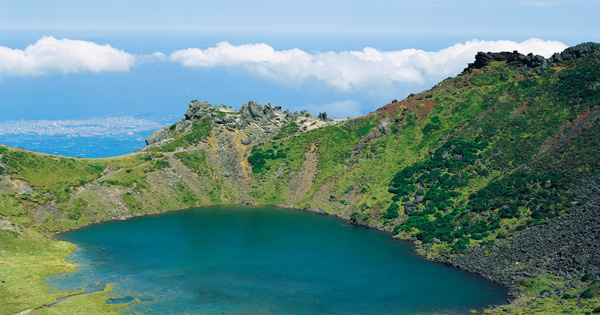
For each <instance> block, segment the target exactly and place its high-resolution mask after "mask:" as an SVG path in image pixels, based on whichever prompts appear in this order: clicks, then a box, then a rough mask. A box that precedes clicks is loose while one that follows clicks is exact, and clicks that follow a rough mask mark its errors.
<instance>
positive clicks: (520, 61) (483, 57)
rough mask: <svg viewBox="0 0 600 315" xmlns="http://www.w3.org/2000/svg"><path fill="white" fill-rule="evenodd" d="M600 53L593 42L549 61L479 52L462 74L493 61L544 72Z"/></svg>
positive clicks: (569, 50) (541, 58) (500, 53)
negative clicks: (555, 64) (555, 65)
mask: <svg viewBox="0 0 600 315" xmlns="http://www.w3.org/2000/svg"><path fill="white" fill-rule="evenodd" d="M599 52H600V44H598V43H593V42H588V43H583V44H579V45H577V46H573V47H569V48H567V49H565V50H564V51H563V52H561V53H555V54H554V55H552V56H551V57H550V58H548V59H546V58H544V57H543V56H540V55H534V54H532V53H529V54H527V55H523V54H521V53H519V52H518V51H516V50H515V51H513V52H506V51H505V52H478V53H477V55H475V62H473V63H469V65H468V66H467V67H466V68H465V69H464V70H463V72H462V74H465V73H471V72H473V70H475V69H481V68H483V67H485V66H487V65H488V64H490V62H492V61H504V62H506V63H508V64H510V65H512V66H516V67H520V68H522V69H524V70H527V69H530V68H542V70H543V69H545V67H546V66H547V65H548V64H551V63H554V62H562V61H567V60H572V59H576V58H580V57H585V56H589V55H592V54H595V53H599Z"/></svg>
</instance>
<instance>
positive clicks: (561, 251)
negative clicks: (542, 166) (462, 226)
mask: <svg viewBox="0 0 600 315" xmlns="http://www.w3.org/2000/svg"><path fill="white" fill-rule="evenodd" d="M572 193H573V194H575V195H576V196H577V198H578V199H579V200H582V201H585V205H584V206H583V208H582V209H571V210H570V211H569V212H568V213H566V214H565V215H564V216H562V217H559V218H556V219H554V220H548V221H545V222H544V223H542V224H540V225H538V226H534V227H532V228H530V229H526V230H524V231H523V232H521V233H520V234H519V235H517V236H515V237H513V238H512V239H510V240H509V241H508V242H507V243H505V244H503V245H496V246H497V250H496V251H495V252H493V253H491V254H490V253H486V250H485V249H484V248H482V247H475V248H472V249H471V250H470V251H468V252H467V253H466V254H465V255H461V256H438V257H435V258H434V259H433V260H434V261H437V262H441V263H444V264H447V265H450V266H453V267H458V268H460V269H463V270H466V271H469V272H473V273H476V274H479V275H481V276H483V277H484V278H487V279H490V280H492V281H494V282H496V283H499V284H502V285H504V286H507V287H509V288H511V289H512V291H511V293H512V294H513V295H517V296H518V295H519V294H520V293H522V292H516V291H515V286H516V285H517V284H518V283H519V281H521V280H523V279H524V278H535V277H539V276H543V275H544V274H546V273H553V274H556V275H558V276H560V277H563V278H564V279H565V281H566V285H565V286H564V287H557V288H555V291H554V292H545V296H548V297H556V296H561V295H562V294H563V293H564V292H565V291H566V290H567V289H578V288H579V287H580V285H581V278H582V276H583V275H584V274H595V275H598V274H600V255H598V253H600V243H599V242H598V240H599V239H600V229H598V226H600V175H597V176H595V177H593V178H591V179H588V180H586V181H584V182H583V183H582V184H581V185H580V186H578V187H576V188H574V189H572Z"/></svg>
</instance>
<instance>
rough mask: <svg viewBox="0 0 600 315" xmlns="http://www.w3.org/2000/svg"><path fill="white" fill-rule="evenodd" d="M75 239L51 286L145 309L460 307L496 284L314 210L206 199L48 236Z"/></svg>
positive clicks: (501, 296)
mask: <svg viewBox="0 0 600 315" xmlns="http://www.w3.org/2000/svg"><path fill="white" fill-rule="evenodd" d="M57 238H59V239H62V240H66V241H69V242H72V243H75V244H77V245H78V247H79V250H78V251H76V253H75V254H74V255H73V257H72V259H73V260H74V261H75V262H76V263H78V264H80V267H79V270H80V271H79V272H78V273H75V274H69V275H63V276H60V277H54V278H52V279H50V280H49V282H50V284H51V285H53V286H56V287H59V288H61V289H75V288H81V287H85V288H87V289H88V290H93V289H94V288H96V289H97V288H103V287H104V285H105V284H111V285H112V287H113V288H114V290H115V292H114V296H115V298H117V297H118V299H115V300H114V301H113V303H119V302H129V301H132V300H133V299H138V301H137V302H135V301H134V302H133V303H131V310H132V311H135V312H140V313H145V314H147V313H152V314H166V313H167V312H170V313H171V314H239V313H243V314H263V313H269V314H323V313H324V314H430V313H435V314H438V313H441V314H464V313H468V311H469V310H470V309H474V308H481V307H485V306H487V305H489V304H498V303H502V302H503V301H505V300H506V298H507V296H506V289H504V288H502V287H500V286H498V285H495V284H493V283H491V282H489V281H486V280H484V279H482V278H480V277H477V276H475V275H472V274H469V273H466V272H463V271H460V270H457V269H454V268H449V267H446V266H444V265H441V264H435V263H431V262H429V261H426V260H425V259H423V258H421V257H418V256H416V255H415V254H414V253H413V252H412V251H411V244H410V243H406V242H401V241H398V240H395V239H393V238H391V237H390V236H389V235H388V234H385V233H382V232H379V231H376V230H371V229H366V228H360V227H356V226H353V225H350V224H348V223H345V222H343V221H341V220H339V219H336V218H333V217H328V216H322V215H318V214H315V213H310V212H305V211H299V210H289V209H281V208H274V207H229V206H227V207H225V206H221V207H210V208H199V209H193V210H186V211H179V212H172V213H168V214H163V215H159V216H152V217H143V218H136V219H132V220H128V221H118V222H108V223H103V224H98V225H94V226H90V227H87V228H83V229H80V230H75V231H71V232H68V233H64V234H61V235H58V236H57Z"/></svg>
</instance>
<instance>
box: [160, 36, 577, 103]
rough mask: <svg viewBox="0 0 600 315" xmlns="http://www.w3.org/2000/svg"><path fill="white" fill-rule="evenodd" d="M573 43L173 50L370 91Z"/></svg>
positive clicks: (198, 62) (197, 63) (193, 59)
mask: <svg viewBox="0 0 600 315" xmlns="http://www.w3.org/2000/svg"><path fill="white" fill-rule="evenodd" d="M565 48H567V46H566V45H565V44H563V43H561V42H557V41H544V40H541V39H535V38H534V39H529V40H526V41H523V42H520V43H519V42H514V41H508V40H504V41H481V40H472V41H467V42H465V43H459V44H456V45H454V46H451V47H448V48H445V49H442V50H440V51H423V50H417V49H404V50H397V51H379V50H377V49H375V48H370V47H367V48H364V49H363V50H361V51H343V52H331V51H330V52H316V53H307V52H304V51H302V50H300V49H291V50H281V51H276V50H274V49H273V48H272V47H271V46H269V45H266V44H246V45H240V46H234V45H231V44H229V43H227V42H221V43H219V44H217V46H215V47H211V48H208V49H205V50H202V49H198V48H190V49H185V50H179V51H176V52H174V53H172V54H171V56H170V57H171V60H172V61H174V62H178V63H181V64H182V65H183V66H186V67H202V68H211V67H223V68H228V69H231V70H235V71H243V72H245V73H247V74H248V75H251V76H256V77H259V78H263V79H266V80H270V81H273V82H276V83H279V84H282V85H285V86H291V87H296V88H298V87H300V86H303V85H306V84H311V83H312V84H315V83H316V84H318V85H321V86H322V85H325V86H327V87H329V88H333V89H335V90H338V91H342V92H359V93H360V92H368V91H370V90H373V89H374V88H376V89H380V88H390V87H392V86H394V85H397V84H402V83H417V84H424V83H435V82H437V81H438V80H439V79H441V78H444V77H447V76H451V75H456V74H458V73H459V72H460V71H461V70H462V69H463V68H465V67H466V65H467V63H469V62H472V61H473V60H474V56H475V54H476V53H477V52H478V51H513V50H518V51H519V52H521V53H524V54H527V53H529V52H533V53H534V54H539V55H543V56H545V57H549V56H550V55H552V54H553V53H554V52H559V51H562V50H564V49H565Z"/></svg>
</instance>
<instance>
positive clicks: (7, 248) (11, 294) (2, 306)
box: [0, 230, 119, 314]
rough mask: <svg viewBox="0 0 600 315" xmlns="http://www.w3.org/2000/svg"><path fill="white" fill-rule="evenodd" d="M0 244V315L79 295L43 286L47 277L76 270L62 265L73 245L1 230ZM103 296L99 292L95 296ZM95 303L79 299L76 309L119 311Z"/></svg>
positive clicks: (83, 297)
mask: <svg viewBox="0 0 600 315" xmlns="http://www.w3.org/2000/svg"><path fill="white" fill-rule="evenodd" d="M0 244H2V252H1V254H0V261H1V262H0V280H1V282H0V296H1V297H2V299H1V300H0V301H1V303H0V314H16V313H19V312H21V311H23V310H26V309H34V308H39V307H42V306H45V305H50V304H53V303H55V302H56V300H57V299H58V298H61V297H66V296H70V295H73V294H76V293H80V292H64V291H58V290H56V289H53V288H51V287H50V286H48V284H46V282H45V280H46V277H48V276H49V275H52V274H56V273H64V272H73V271H75V266H74V265H73V264H71V263H68V262H66V261H65V258H66V257H67V256H68V255H69V254H70V253H71V252H72V251H73V250H74V249H75V246H74V245H72V244H70V243H67V242H60V241H55V240H51V239H48V238H45V237H43V236H41V235H39V233H36V232H34V231H31V230H25V231H23V232H22V233H14V232H9V231H4V230H0ZM102 294H103V292H99V293H98V294H97V296H100V297H101V295H102ZM101 299H102V298H101ZM104 301H106V298H104V299H103V300H102V302H104ZM98 302H99V301H91V299H90V298H89V297H86V296H81V298H80V299H79V301H77V305H78V306H77V307H78V309H79V310H86V309H94V310H97V311H98V312H99V313H100V312H107V311H109V312H110V311H112V310H116V309H118V308H119V307H115V306H114V305H106V304H105V303H98ZM92 305H94V306H93V307H91V306H92ZM83 313H85V312H82V314H83Z"/></svg>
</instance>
